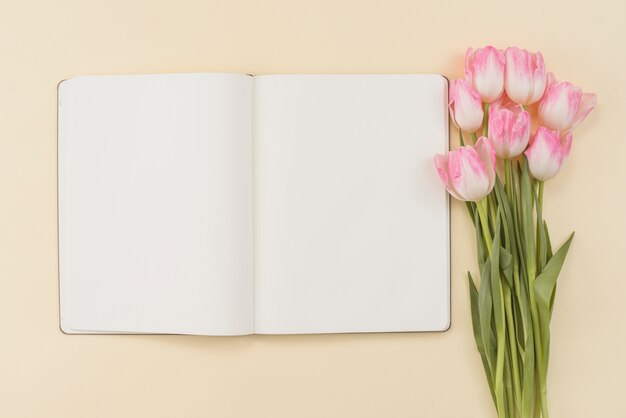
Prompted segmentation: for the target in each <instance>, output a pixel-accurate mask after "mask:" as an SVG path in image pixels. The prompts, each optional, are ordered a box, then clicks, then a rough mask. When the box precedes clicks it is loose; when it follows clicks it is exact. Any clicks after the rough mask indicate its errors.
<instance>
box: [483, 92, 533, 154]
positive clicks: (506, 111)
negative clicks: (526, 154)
mask: <svg viewBox="0 0 626 418" xmlns="http://www.w3.org/2000/svg"><path fill="white" fill-rule="evenodd" d="M529 140H530V114H529V113H528V112H527V111H525V110H524V109H523V108H522V106H520V105H514V104H513V103H510V102H509V103H508V104H506V105H502V101H501V100H499V101H497V102H495V103H493V104H492V105H491V107H490V108H489V141H490V142H491V145H493V147H494V149H495V151H496V155H497V156H498V157H500V158H505V159H509V158H515V157H517V156H518V155H520V154H521V153H522V152H523V151H524V149H525V148H526V145H528V141H529Z"/></svg>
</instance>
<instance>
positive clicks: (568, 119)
mask: <svg viewBox="0 0 626 418" xmlns="http://www.w3.org/2000/svg"><path fill="white" fill-rule="evenodd" d="M595 106H596V95H595V94H593V93H583V92H582V90H581V89H580V87H577V86H575V85H573V84H572V83H569V82H567V81H556V79H555V78H554V75H553V74H552V73H549V74H548V86H547V88H546V93H545V95H544V96H543V99H542V100H541V103H540V104H539V119H541V123H543V124H544V125H545V126H547V127H548V128H550V129H556V130H559V131H568V130H570V129H574V128H575V127H577V126H578V125H579V124H580V123H581V122H582V121H583V120H584V119H585V117H587V115H588V114H589V112H591V111H592V110H593V108H594V107H595Z"/></svg>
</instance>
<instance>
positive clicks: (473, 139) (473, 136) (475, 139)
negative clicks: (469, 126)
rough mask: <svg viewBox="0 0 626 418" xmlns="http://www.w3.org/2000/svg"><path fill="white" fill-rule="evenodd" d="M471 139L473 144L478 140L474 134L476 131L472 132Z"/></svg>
mask: <svg viewBox="0 0 626 418" xmlns="http://www.w3.org/2000/svg"><path fill="white" fill-rule="evenodd" d="M472 141H474V144H475V143H476V142H477V141H478V137H477V136H476V132H474V133H473V134H472Z"/></svg>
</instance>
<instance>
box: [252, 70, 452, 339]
mask: <svg viewBox="0 0 626 418" xmlns="http://www.w3.org/2000/svg"><path fill="white" fill-rule="evenodd" d="M253 90H254V92H253V138H254V182H255V184H254V195H255V203H254V204H255V218H254V219H255V258H254V263H255V265H254V275H255V279H254V280H255V285H254V300H255V306H254V317H255V332H256V333H262V334H265V333H268V334H289V333H335V332H392V331H441V330H445V329H447V328H448V326H449V321H450V290H449V283H450V282H449V280H450V275H449V215H448V197H447V195H446V193H445V190H444V188H443V187H442V186H441V184H440V181H439V179H438V178H437V174H436V171H435V169H434V167H433V162H432V158H433V155H434V154H436V153H441V152H444V151H446V150H447V149H448V125H447V121H448V117H447V108H446V107H447V81H446V79H445V78H443V77H441V76H438V75H276V76H274V75H270V76H258V77H255V79H254V88H253Z"/></svg>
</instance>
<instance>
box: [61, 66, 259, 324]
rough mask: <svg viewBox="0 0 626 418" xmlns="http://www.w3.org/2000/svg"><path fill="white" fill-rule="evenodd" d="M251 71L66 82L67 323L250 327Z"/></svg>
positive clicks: (63, 205)
mask: <svg viewBox="0 0 626 418" xmlns="http://www.w3.org/2000/svg"><path fill="white" fill-rule="evenodd" d="M251 92H252V81H251V77H249V76H245V75H235V74H178V75H142V76H103V77H78V78H74V79H70V80H68V81H65V82H63V83H61V85H60V86H59V270H60V286H61V328H62V329H63V330H64V331H65V332H69V333H76V332H132V333H181V334H213V335H232V334H247V333H250V332H252V326H253V318H252V173H251V170H252V169H251V164H252V155H251V152H252V149H251Z"/></svg>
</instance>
